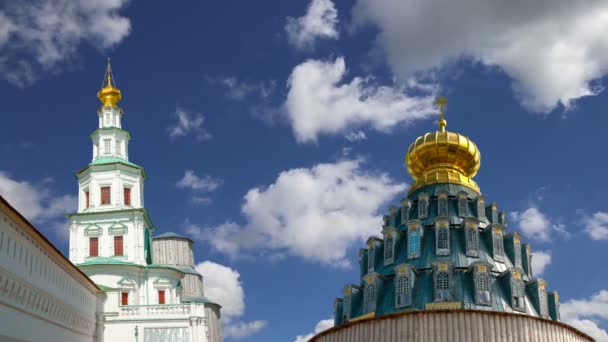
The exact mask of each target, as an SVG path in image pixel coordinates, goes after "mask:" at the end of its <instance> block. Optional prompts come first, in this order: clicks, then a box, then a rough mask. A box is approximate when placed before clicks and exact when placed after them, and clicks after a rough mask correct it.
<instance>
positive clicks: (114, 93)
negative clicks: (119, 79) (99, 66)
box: [97, 57, 122, 107]
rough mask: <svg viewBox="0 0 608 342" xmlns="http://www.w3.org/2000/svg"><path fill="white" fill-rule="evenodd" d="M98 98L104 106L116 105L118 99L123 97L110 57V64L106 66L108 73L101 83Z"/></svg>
mask: <svg viewBox="0 0 608 342" xmlns="http://www.w3.org/2000/svg"><path fill="white" fill-rule="evenodd" d="M97 98H98V99H99V101H101V103H103V106H104V107H116V104H117V103H118V101H120V100H121V99H122V94H121V92H120V90H119V89H118V88H116V83H115V82H114V79H113V75H112V65H111V64H110V57H108V66H107V67H106V74H105V75H104V77H103V81H102V83H101V90H100V91H99V92H98V93H97Z"/></svg>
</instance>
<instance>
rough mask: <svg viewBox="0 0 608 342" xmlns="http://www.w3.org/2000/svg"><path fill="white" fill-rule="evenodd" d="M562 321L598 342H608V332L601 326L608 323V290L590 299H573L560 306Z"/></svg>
mask: <svg viewBox="0 0 608 342" xmlns="http://www.w3.org/2000/svg"><path fill="white" fill-rule="evenodd" d="M560 313H561V318H562V321H564V322H565V323H568V324H571V325H572V326H574V327H575V328H578V329H580V330H582V331H583V332H585V333H587V334H589V335H590V336H591V337H593V338H595V339H596V341H597V342H608V332H606V330H604V329H602V328H601V327H600V326H599V323H598V322H599V321H600V320H602V321H604V322H607V321H608V290H601V291H600V292H598V293H596V294H594V295H593V296H591V298H589V299H573V300H569V301H567V302H565V303H562V304H561V305H560Z"/></svg>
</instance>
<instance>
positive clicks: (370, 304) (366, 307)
mask: <svg viewBox="0 0 608 342" xmlns="http://www.w3.org/2000/svg"><path fill="white" fill-rule="evenodd" d="M376 295H377V291H376V283H375V279H374V277H368V278H367V282H366V284H365V288H364V289H363V312H364V313H370V312H374V311H376Z"/></svg>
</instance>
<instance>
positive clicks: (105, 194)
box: [101, 186, 110, 204]
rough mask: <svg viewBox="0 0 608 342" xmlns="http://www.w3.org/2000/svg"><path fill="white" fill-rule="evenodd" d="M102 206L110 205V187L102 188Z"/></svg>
mask: <svg viewBox="0 0 608 342" xmlns="http://www.w3.org/2000/svg"><path fill="white" fill-rule="evenodd" d="M101 204H110V187H109V186H102V187H101Z"/></svg>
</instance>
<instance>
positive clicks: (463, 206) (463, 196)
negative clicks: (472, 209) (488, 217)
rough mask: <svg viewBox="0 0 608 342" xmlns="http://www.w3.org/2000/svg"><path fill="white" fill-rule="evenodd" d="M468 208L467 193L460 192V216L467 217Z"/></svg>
mask: <svg viewBox="0 0 608 342" xmlns="http://www.w3.org/2000/svg"><path fill="white" fill-rule="evenodd" d="M467 209H468V202H467V193H466V192H460V193H459V194H458V216H459V217H467V214H468V210H467Z"/></svg>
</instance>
